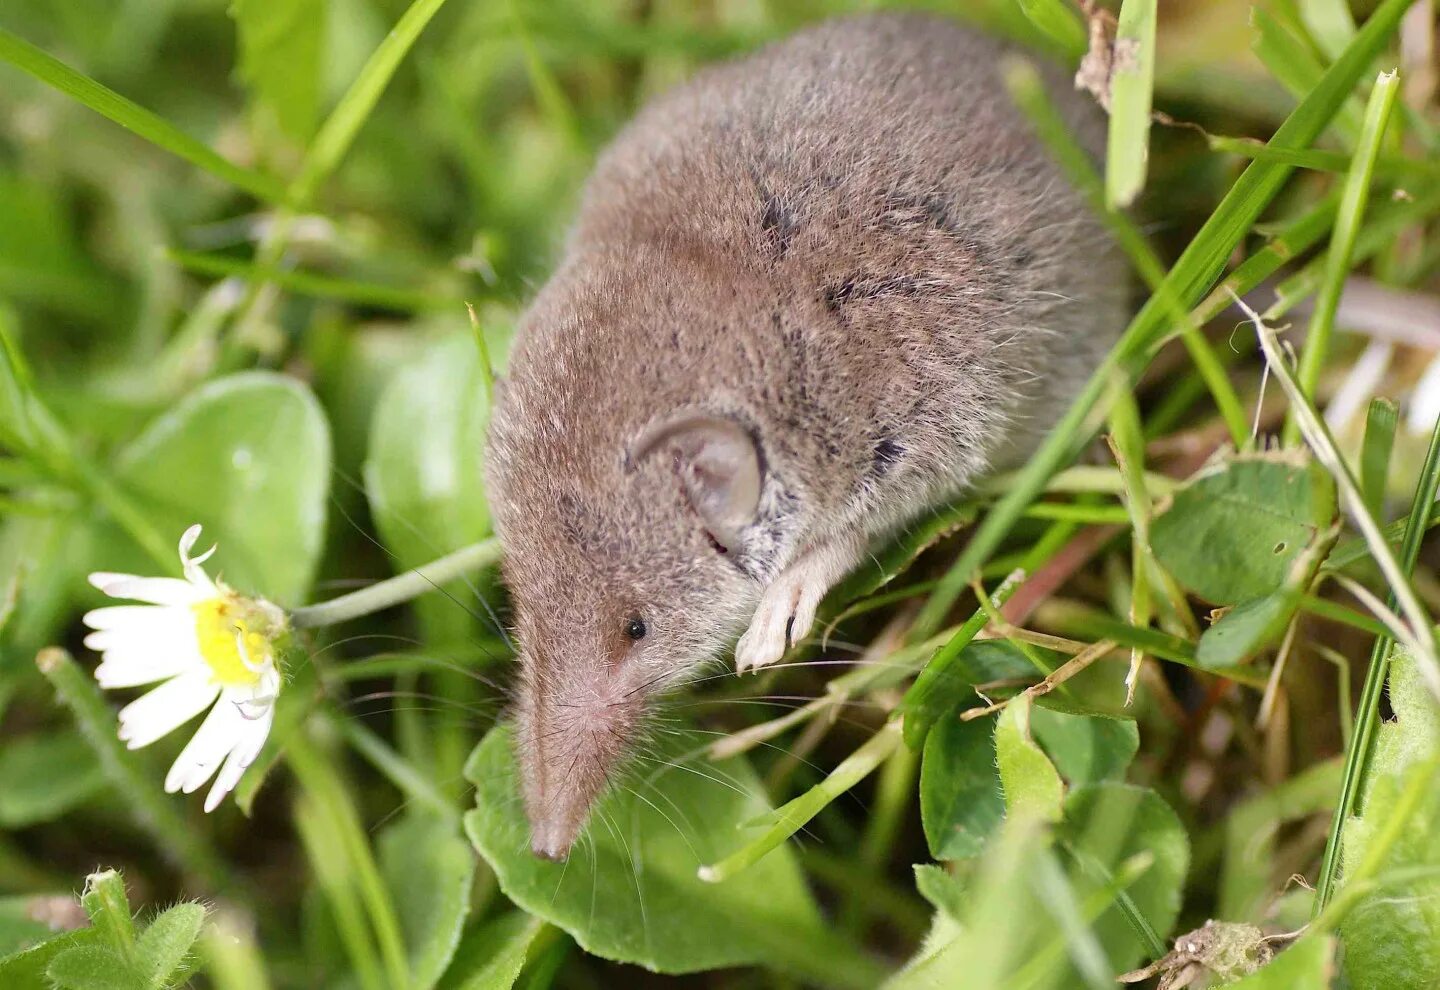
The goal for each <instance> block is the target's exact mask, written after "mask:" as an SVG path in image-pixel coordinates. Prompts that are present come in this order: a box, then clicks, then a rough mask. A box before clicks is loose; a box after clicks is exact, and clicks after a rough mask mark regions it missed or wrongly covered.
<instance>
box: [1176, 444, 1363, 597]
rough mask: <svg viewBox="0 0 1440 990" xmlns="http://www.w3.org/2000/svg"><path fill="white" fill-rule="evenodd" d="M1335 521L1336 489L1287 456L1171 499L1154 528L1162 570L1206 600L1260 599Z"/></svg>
mask: <svg viewBox="0 0 1440 990" xmlns="http://www.w3.org/2000/svg"><path fill="white" fill-rule="evenodd" d="M1334 516H1335V485H1334V482H1333V481H1332V480H1331V478H1330V476H1329V475H1327V474H1326V473H1325V472H1324V471H1323V470H1321V468H1320V467H1319V466H1318V465H1316V464H1314V463H1313V462H1310V461H1306V462H1304V463H1296V460H1295V457H1294V456H1293V455H1292V454H1286V455H1279V456H1258V457H1242V458H1237V459H1236V460H1233V461H1231V462H1230V463H1228V464H1226V465H1224V466H1222V467H1220V468H1217V469H1216V470H1213V471H1209V472H1207V473H1205V474H1203V475H1201V476H1200V477H1198V478H1196V479H1195V480H1193V481H1192V482H1190V483H1189V484H1188V485H1186V486H1185V487H1184V488H1182V489H1181V490H1180V491H1178V492H1176V493H1175V496H1174V499H1173V501H1172V502H1171V504H1170V506H1169V507H1168V508H1167V509H1166V510H1165V511H1164V512H1163V513H1161V515H1160V516H1158V517H1157V518H1156V519H1155V522H1154V525H1153V526H1152V527H1151V533H1150V538H1151V545H1152V546H1153V547H1154V550H1155V556H1156V557H1157V558H1158V559H1159V561H1160V563H1161V564H1162V565H1164V567H1165V569H1166V570H1168V571H1169V572H1170V573H1171V574H1173V575H1174V576H1175V579H1176V580H1177V581H1179V582H1180V583H1181V584H1182V585H1184V586H1185V587H1186V588H1187V589H1188V590H1190V591H1192V592H1194V593H1195V594H1196V595H1199V596H1200V597H1201V598H1204V599H1206V600H1207V601H1211V602H1215V603H1217V604H1225V605H1228V604H1233V603H1236V602H1246V601H1250V600H1252V599H1256V598H1263V597H1264V596H1266V595H1268V594H1270V593H1271V592H1273V591H1275V590H1276V589H1278V588H1279V587H1280V586H1281V585H1282V584H1284V583H1285V579H1286V577H1287V576H1288V575H1289V573H1290V570H1291V565H1292V564H1293V563H1294V562H1295V560H1296V558H1297V557H1299V556H1300V554H1302V553H1304V551H1305V549H1306V548H1307V547H1308V546H1310V544H1311V543H1312V542H1313V541H1314V540H1315V539H1316V537H1317V535H1318V534H1319V533H1320V531H1321V529H1322V528H1324V527H1327V526H1329V524H1330V521H1331V520H1332V519H1333V518H1334Z"/></svg>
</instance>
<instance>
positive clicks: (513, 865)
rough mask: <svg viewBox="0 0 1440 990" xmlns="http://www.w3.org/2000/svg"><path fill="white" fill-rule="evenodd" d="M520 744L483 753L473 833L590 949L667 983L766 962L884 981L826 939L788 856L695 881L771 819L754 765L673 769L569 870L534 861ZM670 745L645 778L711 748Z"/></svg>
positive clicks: (495, 743)
mask: <svg viewBox="0 0 1440 990" xmlns="http://www.w3.org/2000/svg"><path fill="white" fill-rule="evenodd" d="M510 739H511V734H510V732H509V730H508V728H505V727H501V728H498V729H495V730H493V731H491V732H490V733H489V734H488V735H487V736H486V737H485V739H484V740H483V741H482V742H481V743H480V745H479V746H478V747H476V749H475V751H474V753H473V754H471V758H470V762H469V764H468V765H467V767H466V776H467V777H468V778H469V779H470V780H471V781H472V782H473V783H474V784H475V801H476V808H475V810H474V811H471V812H470V813H469V814H467V815H466V816H465V830H466V832H467V834H468V835H469V836H470V840H471V841H472V842H473V843H474V844H475V847H476V848H477V849H478V850H479V851H480V853H481V855H483V856H484V857H485V858H486V859H487V860H488V861H489V863H490V865H491V866H492V867H494V869H495V872H496V874H497V876H498V877H499V880H500V886H501V889H503V890H504V891H505V894H506V896H508V897H509V898H510V899H511V900H512V901H514V902H515V903H516V904H517V905H519V906H520V907H522V908H524V909H525V910H526V911H528V912H530V913H531V914H533V915H535V916H537V917H540V918H543V919H545V920H546V921H549V922H550V923H551V924H554V925H556V926H558V927H560V928H562V929H564V930H565V931H567V932H569V933H570V935H571V936H572V937H574V939H575V941H576V942H578V943H579V944H580V945H581V947H583V948H584V949H585V950H586V951H588V952H593V953H594V954H596V955H599V956H603V957H605V958H607V959H615V960H619V961H622V962H631V963H636V964H639V965H641V966H645V967H647V968H649V969H653V970H656V971H657V972H662V973H689V972H694V971H697V970H703V969H713V968H717V967H722V966H740V965H748V964H763V965H771V966H775V967H777V968H780V969H785V970H795V971H797V972H800V973H816V972H824V973H826V974H827V978H828V979H831V980H835V981H836V982H840V983H842V984H845V985H864V981H865V980H867V979H873V976H874V973H873V968H872V966H871V965H870V964H869V963H868V962H867V961H866V960H865V958H864V957H863V956H860V955H859V954H858V953H857V952H856V951H855V950H854V949H853V948H849V947H848V946H847V944H846V943H844V942H843V941H842V940H840V939H838V938H836V937H833V936H831V935H830V934H829V933H828V932H827V931H826V930H825V929H824V927H823V923H822V921H821V918H820V913H819V910H818V908H817V907H816V905H815V902H814V900H813V899H812V898H811V896H810V893H809V891H808V890H807V889H806V886H805V882H804V880H803V878H802V877H801V874H800V870H799V867H798V865H797V864H796V862H795V857H794V854H793V852H792V851H791V849H790V848H789V847H781V848H779V849H777V850H775V851H774V852H772V853H771V854H770V855H768V856H766V857H765V858H764V859H762V860H761V861H760V862H759V863H757V864H756V865H754V866H753V867H751V868H750V869H748V870H747V871H746V872H745V873H744V875H743V876H742V877H740V878H737V879H735V880H733V881H730V882H726V883H721V884H707V883H705V882H703V881H701V880H700V879H699V877H698V876H697V875H696V871H697V870H698V869H699V868H700V867H701V866H702V865H704V864H706V863H711V862H715V861H716V860H718V859H720V858H721V857H722V856H724V855H725V854H726V853H728V852H730V851H731V850H732V849H733V848H734V845H735V831H734V829H735V823H736V822H744V821H751V820H754V819H757V818H759V817H761V816H763V815H767V814H769V813H770V811H771V808H770V805H769V803H768V802H767V801H766V799H765V798H764V796H763V792H762V791H761V789H760V786H759V782H758V781H757V780H756V778H755V775H754V773H753V772H752V771H751V770H750V768H749V767H748V765H746V764H745V763H744V762H743V761H742V760H739V759H736V760H728V761H726V762H725V764H724V766H723V768H721V769H722V771H723V775H724V778H723V779H721V780H717V779H715V776H714V775H715V772H716V771H712V770H706V769H705V768H704V767H701V768H699V769H698V770H697V772H694V773H691V772H685V771H684V770H679V769H672V770H671V771H670V772H665V773H654V772H653V771H652V773H651V776H650V777H649V778H647V779H645V780H641V781H636V782H634V783H633V784H632V785H631V786H630V787H627V788H623V789H618V790H616V791H615V792H613V793H612V794H611V795H610V796H608V797H607V798H606V799H604V800H603V801H602V802H601V803H600V805H599V807H598V808H597V809H596V810H595V813H594V814H593V815H592V818H591V825H590V828H589V834H588V837H587V838H585V839H584V840H582V841H581V842H579V843H578V844H577V845H576V846H575V848H574V849H573V850H572V851H571V854H570V858H569V861H568V862H565V863H552V862H549V861H547V860H543V859H540V858H538V857H536V856H534V855H532V854H531V852H530V843H529V828H528V826H527V824H526V821H525V816H524V813H523V810H522V805H521V801H520V796H519V792H518V789H517V783H518V781H517V771H516V768H515V763H514V760H513V758H512V756H511V749H510V745H511V744H510ZM662 740H663V741H662V742H660V743H659V744H658V748H657V750H656V751H654V752H651V753H647V756H649V757H651V758H652V759H650V760H648V761H647V762H646V764H645V765H646V766H648V767H664V766H665V763H666V761H669V762H682V761H684V760H686V759H692V760H693V759H694V757H693V754H694V753H697V752H700V751H702V750H703V749H704V748H705V743H706V740H705V739H703V738H701V737H698V736H692V735H683V734H671V733H667V734H666V735H665V736H664V737H662ZM701 771H703V772H701ZM641 795H643V798H644V799H643V800H642V799H641Z"/></svg>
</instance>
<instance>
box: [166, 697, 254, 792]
mask: <svg viewBox="0 0 1440 990" xmlns="http://www.w3.org/2000/svg"><path fill="white" fill-rule="evenodd" d="M244 727H245V719H244V718H242V717H241V715H240V712H239V711H237V710H236V708H235V706H234V705H233V704H231V703H230V701H229V699H227V698H226V697H225V696H224V693H223V692H222V694H221V697H220V700H219V702H217V703H216V705H215V707H214V708H212V709H210V714H209V715H206V716H205V721H204V722H201V723H200V728H199V729H198V730H197V731H196V732H195V735H194V736H192V737H191V738H190V741H189V742H188V743H186V744H185V748H184V749H182V750H181V751H180V755H179V756H177V757H176V758H175V762H174V764H173V765H171V767H170V772H169V773H168V774H166V775H165V790H166V791H167V792H169V793H171V794H173V793H174V792H176V791H184V792H185V793H186V794H190V793H192V792H193V791H195V790H196V789H197V788H199V786H200V785H201V784H203V783H205V781H207V780H209V779H210V778H211V777H213V776H215V771H216V770H219V769H220V762H221V761H222V760H224V759H225V757H226V756H228V755H229V754H230V752H231V750H233V749H234V748H235V745H236V744H237V743H238V742H240V740H241V738H242V731H243V729H244Z"/></svg>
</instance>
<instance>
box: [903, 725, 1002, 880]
mask: <svg viewBox="0 0 1440 990" xmlns="http://www.w3.org/2000/svg"><path fill="white" fill-rule="evenodd" d="M920 816H921V821H922V823H923V824H924V826H925V838H926V839H927V840H928V841H929V843H930V855H932V856H934V857H935V858H936V859H966V858H968V857H971V856H978V855H979V854H980V852H981V850H982V849H984V848H985V841H986V840H987V839H988V838H989V837H990V833H992V832H993V831H994V830H995V827H996V826H997V825H999V824H1000V820H1001V819H1002V818H1003V817H1004V816H1005V797H1004V795H1003V794H1002V792H1001V790H1000V777H999V775H998V774H997V773H996V770H995V721H994V720H993V719H989V718H977V719H973V720H971V721H969V722H962V721H961V720H960V719H959V718H958V717H956V716H955V715H954V714H952V715H951V716H950V717H948V718H943V719H941V720H940V721H939V722H938V723H936V725H935V727H934V728H933V729H931V730H930V734H929V736H927V737H926V739H925V752H924V756H923V758H922V763H921V765H920Z"/></svg>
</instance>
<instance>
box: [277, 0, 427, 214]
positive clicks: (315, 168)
mask: <svg viewBox="0 0 1440 990" xmlns="http://www.w3.org/2000/svg"><path fill="white" fill-rule="evenodd" d="M444 5H445V0H415V2H414V3H412V4H411V5H410V9H408V10H406V11H405V13H404V15H403V16H402V17H401V18H400V20H399V21H398V22H396V24H395V26H394V27H393V28H391V29H390V33H389V34H387V35H386V36H385V40H384V41H382V42H380V45H379V47H377V48H376V49H375V52H374V54H372V55H371V56H370V59H369V61H367V62H366V63H365V67H364V68H363V69H361V70H360V74H359V75H358V76H356V77H355V81H354V82H353V83H351V84H350V88H349V89H348V90H346V91H345V95H344V96H342V97H341V98H340V102H339V103H338V104H336V105H335V109H334V110H333V111H331V113H330V116H329V117H327V118H326V119H325V123H324V124H323V125H322V126H321V127H320V132H319V133H318V134H317V135H315V140H314V142H313V143H312V144H311V145H310V148H309V150H308V151H307V152H306V153H305V160H304V162H303V163H301V166H300V173H299V174H298V175H297V176H296V177H295V181H294V183H293V184H292V185H291V187H290V194H291V195H290V198H291V200H292V201H293V202H294V203H295V204H297V205H302V206H303V205H304V204H308V203H309V202H310V201H311V199H312V198H313V197H314V195H315V193H316V191H317V190H319V188H320V186H321V185H322V184H323V183H324V182H325V180H326V179H328V178H329V177H330V175H331V174H332V173H333V172H334V171H335V169H337V168H338V167H339V166H340V162H341V160H342V159H343V158H344V157H345V153H346V152H347V151H349V150H350V145H351V144H353V143H354V142H355V137H356V135H357V134H359V133H360V128H362V127H364V126H365V121H367V120H369V119H370V114H371V112H372V111H373V110H374V109H375V104H377V103H379V102H380V97H381V95H382V94H383V93H384V92H385V87H386V86H388V85H389V84H390V80H391V79H392V78H393V77H394V75H395V70H396V69H398V68H399V67H400V63H401V62H402V61H403V60H404V58H405V55H406V54H407V53H408V52H409V51H410V48H411V46H413V45H414V44H415V39H417V38H419V37H420V32H421V31H423V30H425V25H427V24H429V23H430V19H431V18H432V17H434V16H435V14H436V12H437V11H439V10H440V8H441V7H443V6H444Z"/></svg>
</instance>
